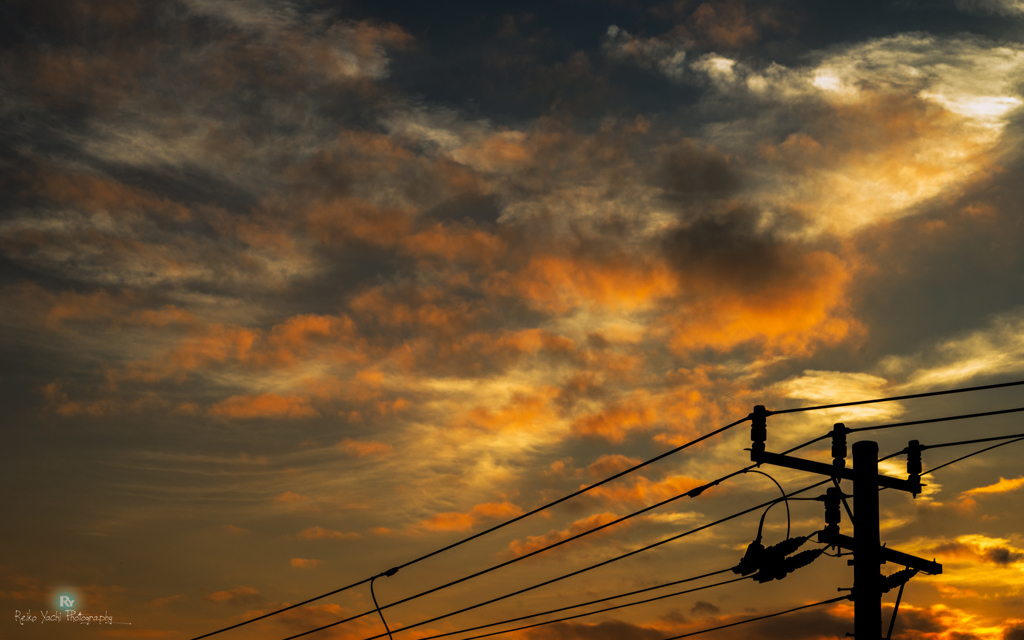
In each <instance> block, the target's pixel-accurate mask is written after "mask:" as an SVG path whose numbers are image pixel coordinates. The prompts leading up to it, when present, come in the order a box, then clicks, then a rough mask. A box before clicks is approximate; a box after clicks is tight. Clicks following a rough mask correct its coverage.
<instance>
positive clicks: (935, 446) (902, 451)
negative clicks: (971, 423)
mask: <svg viewBox="0 0 1024 640" xmlns="http://www.w3.org/2000/svg"><path fill="white" fill-rule="evenodd" d="M996 440H1009V441H1010V442H1001V443H999V444H997V445H994V446H991V447H986V448H985V449H981V450H980V451H975V452H973V453H969V454H967V455H966V456H963V457H960V458H957V459H956V460H952V461H950V462H947V463H945V464H943V465H941V467H945V466H948V465H951V464H953V463H954V462H960V461H961V460H966V459H967V458H970V457H971V456H975V455H978V454H979V453H984V452H985V451H989V450H991V449H995V448H996V447H1001V446H1003V445H1004V444H1012V443H1014V442H1017V441H1019V440H1024V433H1015V434H1012V435H1008V436H993V437H991V438H977V439H975V440H958V441H956V442H940V443H939V444H922V445H918V450H920V451H925V450H927V449H941V448H943V447H956V446H960V445H964V444H977V443H979V442H993V441H996ZM905 453H907V449H906V448H903V449H900V450H899V451H894V452H893V453H890V454H889V455H887V456H885V457H883V458H879V459H878V461H879V462H884V461H886V460H889V459H890V458H895V457H896V456H901V455H903V454H905ZM941 467H935V468H934V469H932V470H931V471H928V472H927V473H931V472H932V471H935V470H936V469H940V468H941ZM921 475H925V474H923V473H922V474H921Z"/></svg>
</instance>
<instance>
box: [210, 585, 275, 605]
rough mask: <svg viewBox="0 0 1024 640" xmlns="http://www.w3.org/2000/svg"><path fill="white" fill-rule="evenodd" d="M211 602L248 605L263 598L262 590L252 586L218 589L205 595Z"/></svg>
mask: <svg viewBox="0 0 1024 640" xmlns="http://www.w3.org/2000/svg"><path fill="white" fill-rule="evenodd" d="M205 597H206V599H207V600H209V601H210V602H217V603H221V604H231V605H248V604H254V603H256V602H259V601H260V600H262V599H263V597H262V596H260V592H259V591H257V590H256V589H253V588H252V587H236V588H234V589H228V590H227V591H216V592H214V593H211V594H209V595H207V596H205Z"/></svg>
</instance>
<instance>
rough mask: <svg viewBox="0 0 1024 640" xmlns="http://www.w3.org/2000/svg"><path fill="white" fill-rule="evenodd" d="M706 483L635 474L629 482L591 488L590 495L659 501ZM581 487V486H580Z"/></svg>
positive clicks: (609, 498) (693, 479)
mask: <svg viewBox="0 0 1024 640" xmlns="http://www.w3.org/2000/svg"><path fill="white" fill-rule="evenodd" d="M704 484H706V483H705V482H704V481H702V480H697V479H696V478H690V477H687V476H669V477H668V478H665V479H664V480H661V481H658V482H652V481H650V480H648V479H647V478H645V477H644V476H637V478H636V480H634V481H633V482H632V483H631V484H628V485H626V484H622V483H621V481H616V482H614V483H612V484H610V485H603V486H600V487H597V488H596V489H593V490H591V492H590V495H592V496H595V497H601V498H606V499H608V500H613V501H615V502H641V503H644V504H647V503H654V502H660V501H662V500H665V499H667V498H671V497H673V496H677V495H680V494H683V493H686V492H687V491H689V490H690V489H693V488H695V487H699V486H701V485H704ZM580 488H582V487H580Z"/></svg>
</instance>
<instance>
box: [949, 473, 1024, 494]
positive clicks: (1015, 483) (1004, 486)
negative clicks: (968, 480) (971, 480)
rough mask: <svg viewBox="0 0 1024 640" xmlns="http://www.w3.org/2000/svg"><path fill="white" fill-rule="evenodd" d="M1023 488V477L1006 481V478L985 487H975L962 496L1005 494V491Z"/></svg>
mask: <svg viewBox="0 0 1024 640" xmlns="http://www.w3.org/2000/svg"><path fill="white" fill-rule="evenodd" d="M1021 487H1024V476H1021V477H1019V478H1014V479H1013V480H1007V479H1006V478H999V482H997V483H995V484H990V485H988V486H987V487H976V488H974V489H969V490H967V491H964V492H963V494H962V495H966V496H973V495H978V494H982V493H1005V492H1007V491H1014V490H1015V489H1020V488H1021Z"/></svg>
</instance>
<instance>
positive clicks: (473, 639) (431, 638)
mask: <svg viewBox="0 0 1024 640" xmlns="http://www.w3.org/2000/svg"><path fill="white" fill-rule="evenodd" d="M725 571H732V569H723V570H722V571H716V572H715V573H713V574H707V575H715V574H718V573H723V572H725ZM699 577H706V576H699ZM749 577H750V576H740V577H739V578H733V579H731V580H724V581H722V582H716V583H714V584H705V585H702V586H699V587H694V588H693V589H686V590H685V591H676V592H675V593H667V594H663V595H660V596H656V597H654V598H647V599H645V600H637V601H636V602H627V603H625V604H620V605H615V606H614V607H605V608H604V609H596V610H594V611H587V612H585V613H578V614H576V615H571V616H566V617H564V618H556V619H554V620H545V621H544V622H536V623H534V624H528V625H525V626H522V627H515V628H513V629H502V630H501V631H492V632H491V633H484V634H481V635H477V636H469V637H466V638H461V639H460V640H477V638H488V637H490V636H497V635H501V634H503V633H511V632H513V631H522V630H524V629H532V628H534V627H540V626H543V625H546V624H554V623H556V622H565V621H566V620H575V619H576V618H584V617H586V616H592V615H595V614H598V613H604V612H606V611H614V610H616V609H624V608H626V607H633V606H636V605H639V604H647V603H648V602H654V601H656V600H664V599H665V598H674V597H675V596H681V595H684V594H687V593H693V592H695V591H702V590H704V589H711V588H712V587H721V586H723V585H727V584H732V583H733V582H739V581H740V580H747V579H749ZM696 579H697V578H688V579H687V580H679V581H677V582H670V583H669V584H679V582H688V581H689V580H696ZM666 586H668V585H664V584H663V585H659V586H657V587H648V588H646V589H640V590H639V591H632V592H630V593H622V594H619V595H617V596H609V597H607V598H601V599H600V600H592V601H590V602H584V603H582V604H574V605H572V606H571V607H562V608H561V609H552V610H550V611H543V612H541V613H533V614H530V615H528V616H520V617H518V618H511V619H509V620H502V621H501V622H492V623H490V624H482V625H480V626H478V627H470V628H468V629H459V630H458V631H449V632H448V633H441V634H438V635H436V636H427V637H426V638H420V639H419V640H434V639H435V638H444V637H446V636H451V635H455V634H458V633H466V632H467V631H477V630H478V629H485V628H487V627H495V626H498V625H501V624H508V623H510V622H518V621H520V620H526V619H527V618H536V617H538V616H545V615H548V614H551V613H557V612H559V611H566V610H568V609H577V608H579V607H585V606H587V605H591V604H596V603H598V602H605V601H607V600H614V599H616V598H625V597H626V596H630V595H634V594H637V593H641V592H644V591H651V590H653V589H663V588H665V587H666ZM407 628H408V627H405V628H403V629H402V630H404V629H407ZM383 637H384V634H379V635H376V636H370V637H369V638H363V640H377V639H378V638H383Z"/></svg>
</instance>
